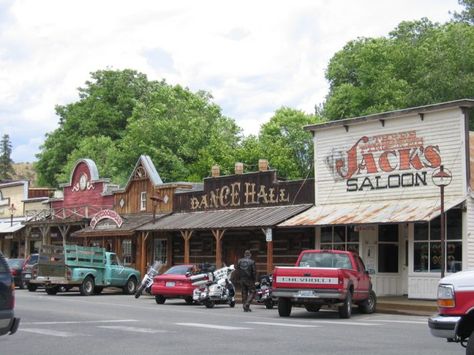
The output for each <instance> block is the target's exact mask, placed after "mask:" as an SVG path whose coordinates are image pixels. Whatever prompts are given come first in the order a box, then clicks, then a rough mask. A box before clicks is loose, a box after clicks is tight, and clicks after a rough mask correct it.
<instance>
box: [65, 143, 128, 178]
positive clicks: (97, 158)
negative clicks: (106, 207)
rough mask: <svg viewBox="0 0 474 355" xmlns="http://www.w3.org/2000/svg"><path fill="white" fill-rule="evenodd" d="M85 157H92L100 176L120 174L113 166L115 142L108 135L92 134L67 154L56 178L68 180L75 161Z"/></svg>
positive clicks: (115, 152) (115, 151) (115, 156)
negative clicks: (65, 160)
mask: <svg viewBox="0 0 474 355" xmlns="http://www.w3.org/2000/svg"><path fill="white" fill-rule="evenodd" d="M85 158H88V159H92V160H93V161H94V162H95V163H96V165H97V168H98V169H99V176H100V177H114V178H115V177H117V176H120V175H119V174H118V173H117V169H116V168H115V159H116V158H117V149H116V146H115V142H114V141H113V140H112V139H111V138H110V137H105V136H93V137H86V138H84V139H83V140H81V141H80V142H79V146H78V147H77V148H75V149H74V150H73V151H72V152H71V153H70V154H69V155H68V157H67V162H66V164H65V165H64V166H63V167H62V169H61V173H60V174H58V176H57V178H56V180H57V181H59V182H63V183H64V182H68V181H69V179H70V177H71V172H72V169H73V168H74V166H75V164H76V162H77V161H78V160H79V159H85ZM114 182H116V183H122V184H123V183H124V182H125V181H117V180H114Z"/></svg>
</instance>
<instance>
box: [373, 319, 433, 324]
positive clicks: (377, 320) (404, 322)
mask: <svg viewBox="0 0 474 355" xmlns="http://www.w3.org/2000/svg"><path fill="white" fill-rule="evenodd" d="M369 322H371V321H370V320H369ZM374 322H384V323H401V324H423V325H426V324H428V321H425V322H420V321H414V320H391V319H376V320H375V321H374Z"/></svg>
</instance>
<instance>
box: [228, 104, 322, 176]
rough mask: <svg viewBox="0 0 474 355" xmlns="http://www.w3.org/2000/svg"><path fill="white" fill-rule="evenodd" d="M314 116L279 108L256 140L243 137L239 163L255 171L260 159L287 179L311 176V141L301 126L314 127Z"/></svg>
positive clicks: (316, 120)
mask: <svg viewBox="0 0 474 355" xmlns="http://www.w3.org/2000/svg"><path fill="white" fill-rule="evenodd" d="M318 121H319V120H318V118H317V117H316V116H315V115H308V114H306V113H304V112H302V111H300V110H295V109H292V108H289V107H282V108H280V109H278V110H277V111H275V114H274V115H273V116H272V118H271V119H270V120H269V121H268V122H267V123H264V124H263V125H262V126H261V127H260V132H259V135H258V137H256V136H253V135H252V136H249V137H246V138H245V139H244V140H243V142H242V144H241V145H240V148H239V150H238V153H237V157H238V159H239V160H240V161H241V162H243V163H244V164H245V165H247V166H250V167H251V169H252V170H256V168H257V166H256V165H257V162H258V160H259V159H267V160H268V162H269V165H270V168H272V169H276V170H277V171H278V175H279V176H280V177H282V178H287V179H300V178H305V177H308V176H312V175H313V168H312V167H313V138H312V135H311V133H310V132H308V131H305V130H304V129H303V127H304V126H306V125H309V124H314V123H317V122H318Z"/></svg>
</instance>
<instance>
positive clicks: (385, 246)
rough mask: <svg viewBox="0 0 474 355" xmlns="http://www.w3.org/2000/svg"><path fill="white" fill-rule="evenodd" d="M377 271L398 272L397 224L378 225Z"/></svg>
mask: <svg viewBox="0 0 474 355" xmlns="http://www.w3.org/2000/svg"><path fill="white" fill-rule="evenodd" d="M378 272H387V273H392V272H393V273H398V224H385V225H380V226H379V242H378Z"/></svg>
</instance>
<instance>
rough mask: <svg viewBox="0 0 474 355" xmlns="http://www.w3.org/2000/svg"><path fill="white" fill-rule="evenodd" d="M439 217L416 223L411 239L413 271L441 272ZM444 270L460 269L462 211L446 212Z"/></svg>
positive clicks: (452, 210)
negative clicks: (412, 239) (412, 238)
mask: <svg viewBox="0 0 474 355" xmlns="http://www.w3.org/2000/svg"><path fill="white" fill-rule="evenodd" d="M440 221H441V218H440V217H438V218H436V219H434V220H432V221H431V222H428V223H416V224H415V231H414V241H413V271H415V272H441V222H440ZM445 235H446V238H445V248H446V249H445V250H446V262H445V265H446V269H445V271H446V272H458V271H461V270H462V211H461V210H460V209H451V210H449V211H448V212H447V213H446V233H445Z"/></svg>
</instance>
